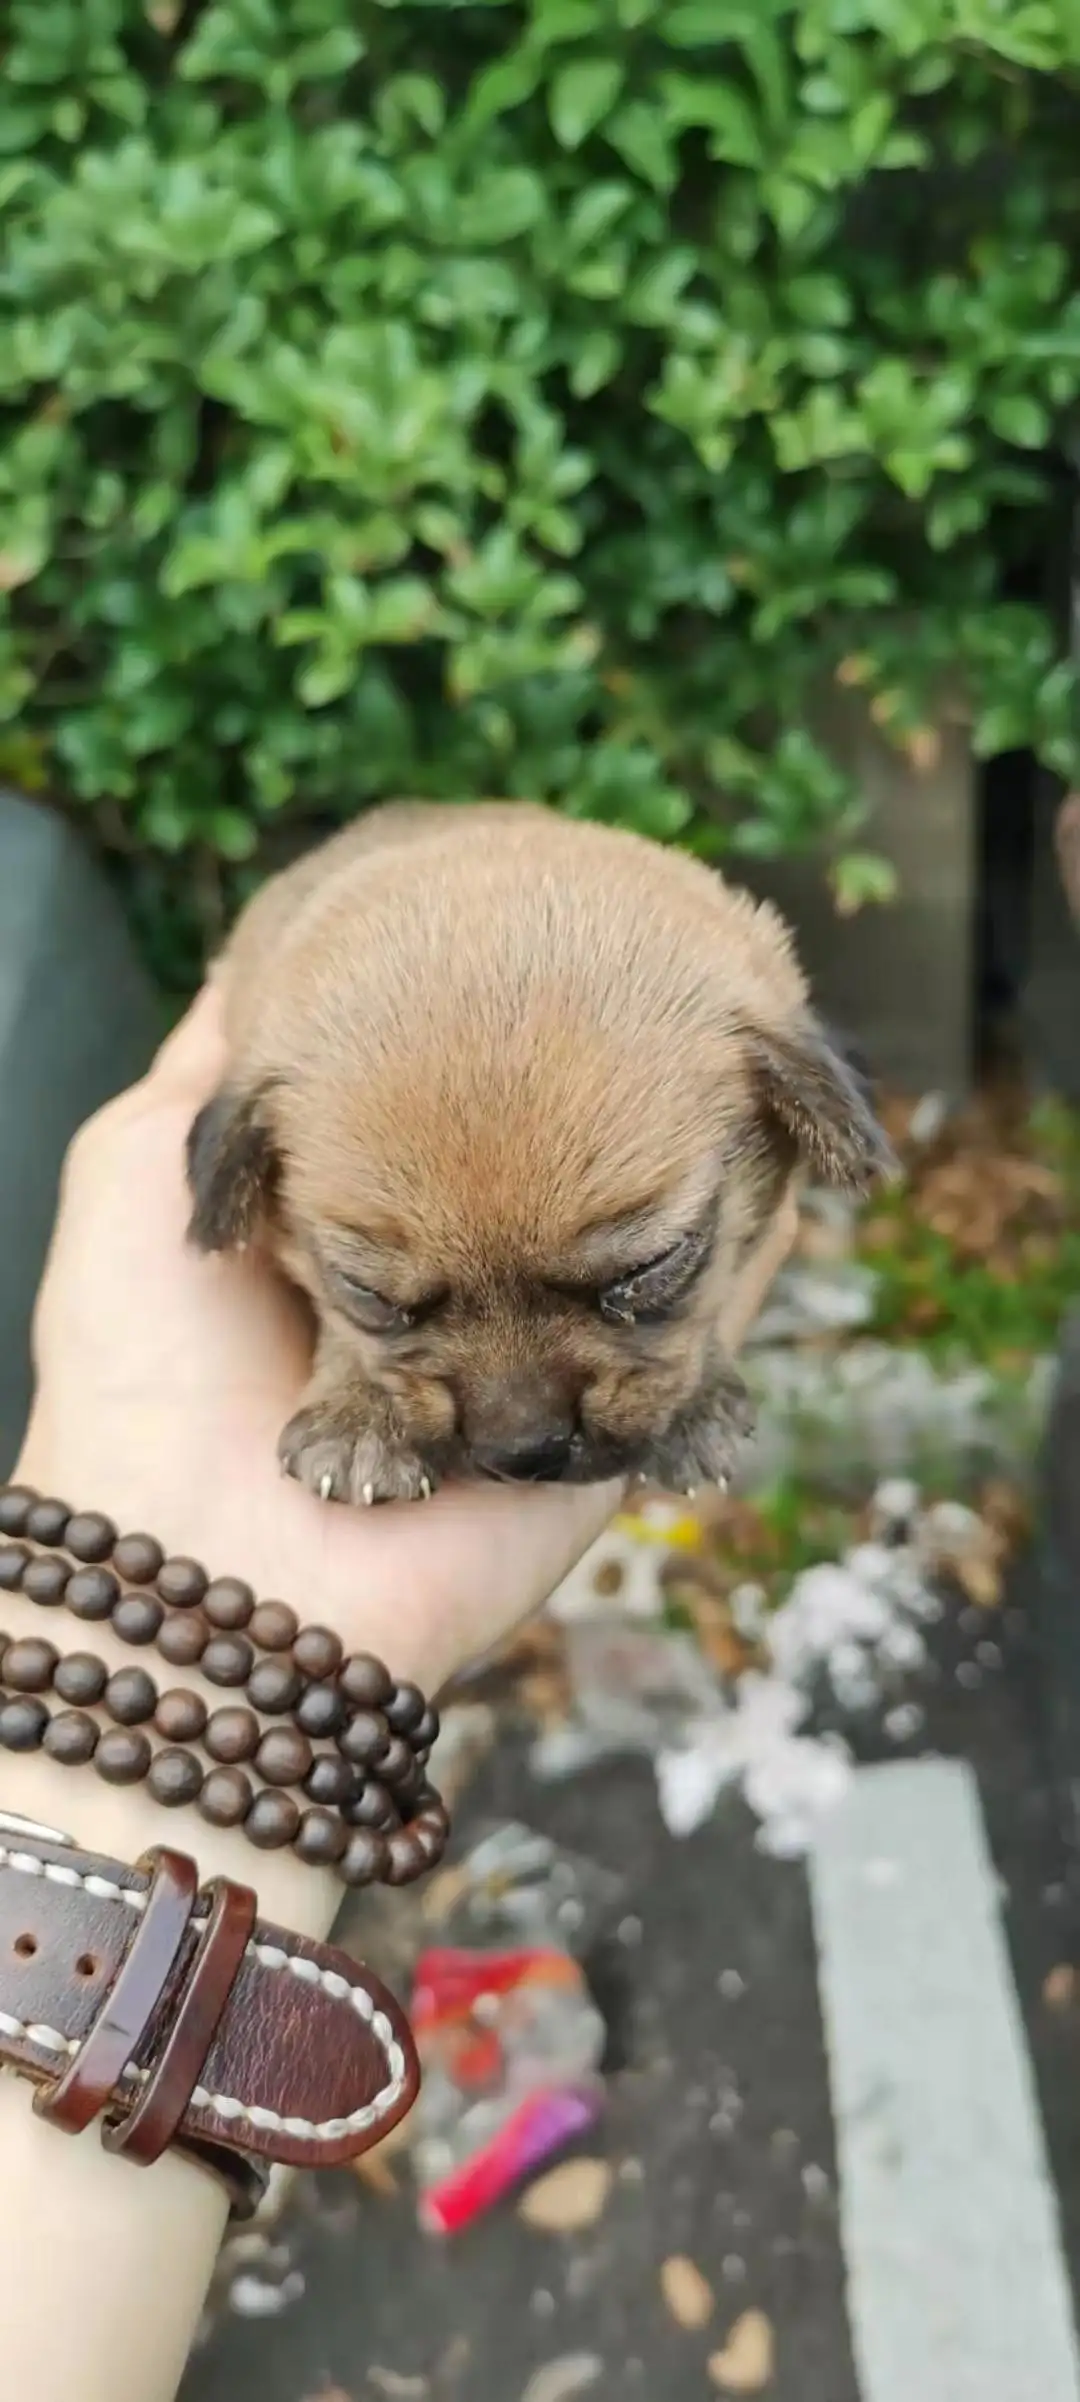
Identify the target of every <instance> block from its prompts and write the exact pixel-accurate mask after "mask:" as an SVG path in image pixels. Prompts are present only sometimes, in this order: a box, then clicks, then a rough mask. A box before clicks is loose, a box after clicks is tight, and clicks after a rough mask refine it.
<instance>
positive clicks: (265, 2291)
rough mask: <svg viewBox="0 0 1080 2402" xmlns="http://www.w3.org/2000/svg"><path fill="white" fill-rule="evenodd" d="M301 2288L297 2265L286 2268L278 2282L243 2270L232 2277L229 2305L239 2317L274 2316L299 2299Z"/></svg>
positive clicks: (277, 2316) (273, 2317) (260, 2317)
mask: <svg viewBox="0 0 1080 2402" xmlns="http://www.w3.org/2000/svg"><path fill="white" fill-rule="evenodd" d="M303 2292H304V2280H303V2277H302V2276H301V2274H300V2271H299V2269H290V2270H289V2274H288V2276H287V2277H283V2278H282V2281H281V2284H280V2285H268V2284H267V2282H266V2280H265V2278H263V2277H253V2276H251V2274H250V2273H247V2274H245V2275H243V2276H240V2277H234V2278H233V2281H232V2284H231V2285H230V2287H229V2308H230V2310H235V2312H236V2315H237V2317H238V2318H241V2319H278V2318H280V2317H281V2314H282V2311H284V2310H288V2309H290V2307H291V2305H292V2304H293V2303H294V2302H299V2300H300V2298H301V2296H302V2294H303Z"/></svg>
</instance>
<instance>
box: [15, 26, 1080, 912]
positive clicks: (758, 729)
mask: <svg viewBox="0 0 1080 2402" xmlns="http://www.w3.org/2000/svg"><path fill="white" fill-rule="evenodd" d="M4 22H5V45H6V55H5V57H4V62H3V65H4V72H3V79H2V83H0V205H2V210H3V220H4V224H5V229H6V243H5V253H4V262H3V265H2V268H0V289H2V295H3V316H2V323H0V410H2V413H3V416H2V448H0V585H2V587H3V592H4V594H5V596H6V600H5V616H4V620H3V622H2V624H0V710H2V719H3V722H2V723H0V772H4V773H6V774H7V775H8V776H9V777H14V778H15V779H16V780H20V781H22V782H24V783H27V784H30V785H33V784H34V783H35V782H37V783H41V784H48V785H49V786H51V787H53V788H56V789H58V790H59V791H61V792H62V793H64V794H65V795H66V796H68V797H69V798H71V799H73V800H75V801H78V802H80V803H84V804H88V805H89V806H90V807H91V808H92V809H93V810H94V812H95V813H96V818H97V823H98V825H99V828H100V830H101V832H102V833H103V835H104V837H105V839H106V840H108V841H112V842H114V843H116V844H117V845H120V846H123V847H126V848H129V849H135V850H136V851H143V852H145V851H147V850H149V851H151V852H153V851H156V852H158V853H164V854H176V853H181V852H186V851H188V850H189V849H190V848H192V847H194V849H195V851H196V853H197V855H198V857H199V858H200V859H202V860H203V861H204V862H205V861H206V860H208V859H210V858H212V856H213V855H214V854H216V855H217V856H218V857H219V858H220V859H223V860H224V861H226V862H230V863H233V862H243V861H245V860H247V859H249V858H252V857H256V858H257V857H258V856H260V855H261V854H262V853H263V850H264V846H265V838H266V835H267V831H268V829H269V827H270V826H271V824H272V822H273V821H274V820H275V819H276V818H278V817H279V816H280V815H281V814H282V813H287V814H289V813H291V815H292V816H293V818H294V819H295V818H296V817H297V816H300V817H303V818H305V819H326V818H331V817H334V816H338V815H341V814H344V813H347V812H349V811H351V810H353V809H355V808H356V807H357V806H359V805H362V804H363V803H365V802H367V801H369V800H371V799H372V798H374V797H376V796H380V795H383V794H386V793H390V792H401V791H410V792H417V793H429V794H434V795H439V796H446V797H454V796H469V795H475V794H478V793H485V792H510V793H526V792H527V793H532V794H538V795H546V796H551V797H557V798H558V799H559V800H560V801H561V802H563V803H564V804H565V805H566V806H567V807H568V808H570V809H572V810H574V811H577V812H582V813H587V814H590V815H599V816H601V817H606V818H611V819H616V820H620V821H623V822H626V823H629V824H633V825H638V826H641V827H644V828H646V829H648V830H650V831H652V832H656V833H659V834H660V835H662V836H664V837H667V838H670V839H677V840H687V841H692V842H694V843H696V844H698V845H699V846H700V847H702V848H703V849H705V850H707V851H716V850H719V849H722V848H723V847H724V846H725V845H728V844H733V845H734V846H736V847H737V848H738V849H741V850H743V851H746V852H757V853H760V854H769V853H771V852H776V851H780V850H782V849H785V848H789V847H791V846H793V845H796V844H799V843H801V842H807V841H810V840H813V839H815V838H817V837H818V836H819V835H822V834H828V835H829V836H830V838H831V841H832V843H833V846H834V849H835V848H836V847H837V846H839V848H840V850H841V851H844V850H845V848H846V849H847V850H848V851H850V846H851V843H852V839H853V836H854V833H855V828H856V826H857V822H858V806H857V797H856V796H854V795H853V794H852V793H851V792H850V791H849V790H848V788H847V786H846V785H845V783H844V781H843V778H842V777H841V776H840V775H839V774H838V773H837V771H836V769H835V767H834V766H833V765H832V764H831V763H830V761H829V760H828V758H827V757H826V756H825V755H824V754H823V752H822V750H821V749H820V748H819V747H818V746H817V744H816V743H815V741H814V739H813V736H812V733H811V731H810V727H811V726H812V724H813V722H814V711H815V707H816V705H817V704H818V703H819V702H820V699H821V697H822V695H823V694H824V693H825V692H826V691H827V690H828V688H829V686H830V684H831V683H832V682H833V681H834V680H835V681H839V683H840V684H842V685H843V684H848V685H858V686H861V687H862V688H863V689H864V691H865V693H866V696H867V698H868V701H869V704H870V706H871V708H872V710H873V714H874V716H875V717H876V718H877V720H878V722H879V723H880V724H881V725H882V726H883V727H884V728H885V729H886V731H887V732H888V734H889V735H890V736H891V737H892V738H893V739H894V740H895V741H896V742H898V743H899V744H902V745H905V746H906V747H907V748H908V750H909V752H910V754H911V756H912V758H913V759H914V761H915V763H916V764H917V765H919V764H921V765H926V764H928V763H929V762H930V760H931V759H932V756H933V752H934V743H935V735H934V731H933V721H934V717H935V712H936V710H937V708H938V703H939V696H940V693H941V690H942V687H943V683H949V684H951V685H952V686H953V688H954V689H955V690H959V691H961V692H962V693H963V694H965V695H966V706H967V707H969V708H970V712H971V716H972V721H973V727H974V739H975V744H976V748H977V749H978V750H979V751H980V752H981V753H982V754H984V755H986V754H991V753H994V752H997V751H1000V750H1003V749H1011V748H1013V747H1018V746H1032V747H1033V748H1034V749H1035V751H1036V752H1037V754H1038V755H1039V757H1040V758H1041V759H1042V760H1044V761H1045V762H1047V763H1049V765H1050V766H1051V767H1053V768H1055V769H1056V770H1058V771H1060V772H1061V773H1062V774H1064V775H1066V776H1068V777H1073V776H1076V775H1077V774H1078V773H1080V739H1078V727H1077V712H1076V693H1075V686H1074V679H1073V674H1072V671H1071V669H1070V667H1069V665H1068V662H1067V658H1066V656H1065V642H1064V637H1063V636H1062V635H1061V634H1060V632H1059V630H1058V629H1057V627H1056V626H1055V623H1054V621H1053V618H1052V616H1051V615H1050V614H1049V613H1048V611H1047V610H1046V609H1044V608H1043V607H1042V606H1040V605H1036V603H1035V602H1033V601H1032V600H1031V599H1030V597H1029V598H1027V599H1024V598H1018V597H1017V593H1018V592H1019V593H1021V594H1022V593H1023V592H1024V591H1027V592H1028V593H1029V594H1030V590H1031V587H1030V582H1029V583H1028V584H1025V583H1024V580H1023V579H1024V576H1025V575H1027V574H1028V573H1029V570H1030V565H1031V562H1032V560H1038V559H1039V558H1040V557H1049V556H1050V555H1051V553H1052V552H1053V551H1054V550H1055V548H1056V547H1057V546H1058V543H1059V529H1060V526H1061V522H1062V517H1063V482H1062V470H1061V466H1060V458H1059V454H1060V453H1061V451H1062V450H1063V448H1064V446H1065V445H1066V443H1067V439H1068V436H1069V431H1070V428H1071V425H1072V422H1073V417H1074V412H1075V406H1076V399H1077V394H1078V392H1080V290H1078V289H1077V288H1076V268H1077V254H1078V230H1080V175H1078V171H1077V166H1076V131H1075V128H1076V106H1077V99H1076V70H1077V68H1078V66H1080V19H1078V18H1077V13H1076V6H1075V0H472V4H471V5H463V6H459V5H456V4H455V0H402V4H400V5H397V4H395V0H202V4H200V0H8V5H7V7H6V9H5V12H4ZM1014 570H1015V573H1016V574H1017V575H1018V576H1019V578H1020V581H1019V582H1016V581H1010V578H1011V577H1012V576H1013V573H1014ZM841 880H842V888H843V891H844V893H845V894H846V897H847V898H848V899H849V900H852V899H854V898H857V897H858V894H859V892H860V891H861V890H863V889H869V890H872V889H873V888H874V870H873V863H872V861H871V862H869V863H868V862H867V861H865V860H864V859H861V857H860V855H859V854H858V853H856V855H855V857H854V859H853V860H852V859H851V858H850V857H849V858H848V860H847V862H846V865H844V866H842V868H841Z"/></svg>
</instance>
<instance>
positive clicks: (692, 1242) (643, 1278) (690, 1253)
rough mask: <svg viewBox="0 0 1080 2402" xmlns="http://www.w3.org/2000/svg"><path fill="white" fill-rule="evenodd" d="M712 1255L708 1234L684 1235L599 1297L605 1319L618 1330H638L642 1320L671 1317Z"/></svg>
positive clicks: (644, 1261) (633, 1269) (630, 1270)
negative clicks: (620, 1327)
mask: <svg viewBox="0 0 1080 2402" xmlns="http://www.w3.org/2000/svg"><path fill="white" fill-rule="evenodd" d="M707 1251H708V1237H707V1235H705V1234H702V1233H698V1234H682V1235H680V1236H679V1239H678V1242H676V1243H672V1244H670V1245H669V1247H668V1249H667V1250H666V1251H661V1252H659V1253H658V1254H657V1256H656V1258H655V1259H649V1260H643V1261H642V1263H641V1265H640V1267H636V1268H630V1269H628V1270H627V1272H626V1274H625V1276H620V1277H619V1278H618V1280H617V1281H616V1282H615V1283H613V1284H607V1285H604V1286H603V1288H602V1289H601V1291H600V1292H599V1293H598V1294H597V1297H596V1298H597V1306H598V1308H599V1311H600V1315H601V1317H602V1318H607V1319H608V1320H609V1321H610V1322H611V1324H613V1325H616V1326H636V1325H637V1324H639V1323H640V1322H641V1321H642V1320H645V1321H646V1322H647V1321H648V1320H649V1319H653V1320H654V1321H655V1320H659V1319H662V1318H666V1317H668V1316H669V1315H670V1314H671V1312H672V1311H673V1310H674V1308H675V1307H676V1305H677V1303H678V1302H680V1301H681V1300H682V1299H683V1296H684V1294H685V1293H686V1291H687V1289H688V1287H689V1286H690V1285H691V1284H692V1283H693V1280H694V1278H695V1276H696V1275H697V1272H698V1270H699V1268H701V1267H702V1266H703V1265H704V1262H705V1257H706V1254H707Z"/></svg>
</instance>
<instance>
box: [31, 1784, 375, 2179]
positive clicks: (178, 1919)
mask: <svg viewBox="0 0 1080 2402" xmlns="http://www.w3.org/2000/svg"><path fill="white" fill-rule="evenodd" d="M0 2063H2V2064H3V2065H4V2066H6V2067H9V2068H13V2069H16V2070H18V2071H19V2072H20V2073H21V2074H22V2075H24V2076H26V2077H28V2078H30V2079H31V2080H32V2081H33V2083H34V2084H35V2085H36V2086H37V2088H38V2092H37V2095H36V2101H35V2106H36V2108H38V2109H39V2110H40V2111H41V2113H42V2114H43V2115H44V2116H45V2117H47V2118H50V2119H52V2120H53V2121H54V2123H56V2124H58V2125H60V2126H62V2127H64V2128H66V2129H68V2130H70V2131H72V2132H74V2131H77V2130H78V2129H79V2128H81V2127H83V2126H85V2125H87V2124H88V2123H89V2121H90V2120H91V2119H92V2118H94V2117H100V2118H102V2120H103V2122H104V2125H103V2140H104V2141H105V2143H106V2144H107V2145H108V2147H109V2149H110V2150H115V2151H118V2152H122V2153H125V2154H126V2156H127V2157H128V2158H129V2159H132V2160H135V2161H138V2162H141V2163H148V2162H150V2161H152V2160H155V2159H157V2158H158V2157H159V2155H160V2154H161V2152H163V2151H164V2150H165V2149H166V2147H167V2146H168V2145H169V2144H176V2145H178V2146H180V2147H181V2148H184V2149H190V2150H191V2151H192V2152H193V2153H194V2154H195V2155H196V2156H197V2157H204V2158H205V2157H208V2158H209V2159H210V2161H211V2164H213V2148H216V2147H224V2148H225V2149H226V2150H227V2151H228V2152H231V2153H240V2154H243V2155H246V2156H247V2157H248V2158H249V2159H254V2160H256V2161H258V2160H262V2161H265V2162H282V2163H284V2164H286V2165H288V2166H291V2167H300V2168H303V2167H306V2168H325V2167H332V2166H334V2165H336V2164H337V2163H340V2162H343V2161H347V2160H351V2159H354V2158H355V2157H356V2156H357V2155H358V2154H359V2153H361V2152H364V2151H366V2150H367V2149H368V2147H369V2146H370V2145H371V2144H373V2143H376V2142H378V2141H379V2140H380V2139H381V2137H382V2136H384V2135H386V2134H387V2133H389V2131H390V2129H391V2128H392V2127H394V2126H396V2124H397V2122H398V2120H399V2119H400V2118H402V2117H404V2115H405V2112H406V2111H407V2110H408V2109H409V2107H410V2105H411V2103H412V2102H413V2100H414V2099H415V2095H416V2090H417V2086H418V2083H419V2069H418V2065H417V2058H416V2051H415V2046H414V2044H413V2039H412V2034H411V2031H410V2028H409V2024H408V2021H407V2019H406V2018H405V2016H404V2013H403V2012H402V2011H401V2009H400V2008H399V2006H398V2004H397V2003H396V2002H395V2001H394V1999H393V1997H392V1995H390V1994H389V1993H387V1991H386V1990H385V1988H384V1987H383V1986H382V1985H381V1984H380V1983H379V1981H378V1979H377V1978H375V1977H373V1976H371V1975H370V1974H369V1972H368V1971H367V1970H366V1969H364V1968H362V1967H360V1966H358V1964H357V1963H356V1962H355V1961H354V1960H351V1959H350V1958H349V1957H348V1955H347V1954H346V1953H344V1952H340V1951H338V1950H336V1949H334V1948H333V1947H332V1946H330V1945H326V1944H319V1943H313V1942H310V1941H309V1940H308V1939H307V1938H306V1937H304V1936H301V1935H293V1934H289V1933H287V1932H286V1931H285V1930H283V1929H282V1928H280V1927H275V1926H269V1925H266V1924H264V1922H263V1921H262V1920H260V1919H259V1918H258V1916H257V1914H256V1904H255V1898H254V1895H252V1894H251V1893H249V1892H248V1891H247V1889H246V1888H245V1887H243V1886H240V1885H234V1884H232V1883H231V1882H230V1881H229V1880H227V1879H218V1880H217V1881H216V1882H215V1883H214V1884H212V1885H210V1886H208V1887H206V1888H204V1889H203V1890H202V1891H199V1890H198V1888H197V1877H196V1873H195V1870H194V1868H193V1866H192V1863H191V1862H190V1861H189V1860H187V1859H186V1858H185V1856H184V1855H183V1854H181V1853H176V1852H171V1851H168V1850H164V1849H162V1850H159V1851H153V1852H149V1853H147V1854H146V1856H145V1858H144V1859H142V1860H141V1861H139V1862H138V1863H137V1864H136V1866H135V1867H133V1868H129V1867H125V1866H123V1865H122V1864H121V1863H119V1862H118V1861H115V1860H109V1859H104V1858H101V1857H98V1856H96V1855H94V1854H92V1853H88V1852H83V1851H80V1850H78V1849H77V1848H76V1847H75V1846H74V1845H73V1844H70V1843H68V1842H67V1841H66V1840H65V1838H64V1837H62V1836H57V1835H55V1834H54V1833H53V1832H52V1831H51V1830H48V1829H40V1828H35V1829H33V1830H31V1829H30V1828H29V1826H26V1827H25V1828H24V1827H23V1826H22V1825H20V1824H18V1823H17V1822H15V1821H12V1820H10V1819H4V1818H0ZM205 2147H211V2150H210V2151H209V2153H207V2151H206V2149H205Z"/></svg>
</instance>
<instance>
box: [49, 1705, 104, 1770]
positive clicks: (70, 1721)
mask: <svg viewBox="0 0 1080 2402" xmlns="http://www.w3.org/2000/svg"><path fill="white" fill-rule="evenodd" d="M97 1747H98V1728H97V1724H96V1722H95V1720H94V1719H93V1718H90V1717H88V1715H87V1713H86V1711H85V1710H60V1711H58V1712H57V1715H56V1717H55V1718H53V1719H51V1720H50V1723H49V1725H48V1726H47V1727H46V1729H45V1735H44V1749H45V1750H46V1751H47V1752H48V1755H49V1758H50V1760H59V1761H60V1763H61V1766H62V1767H64V1768H85V1767H86V1766H87V1763H88V1762H89V1761H90V1760H92V1759H93V1757H94V1753H95V1752H96V1750H97Z"/></svg>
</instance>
